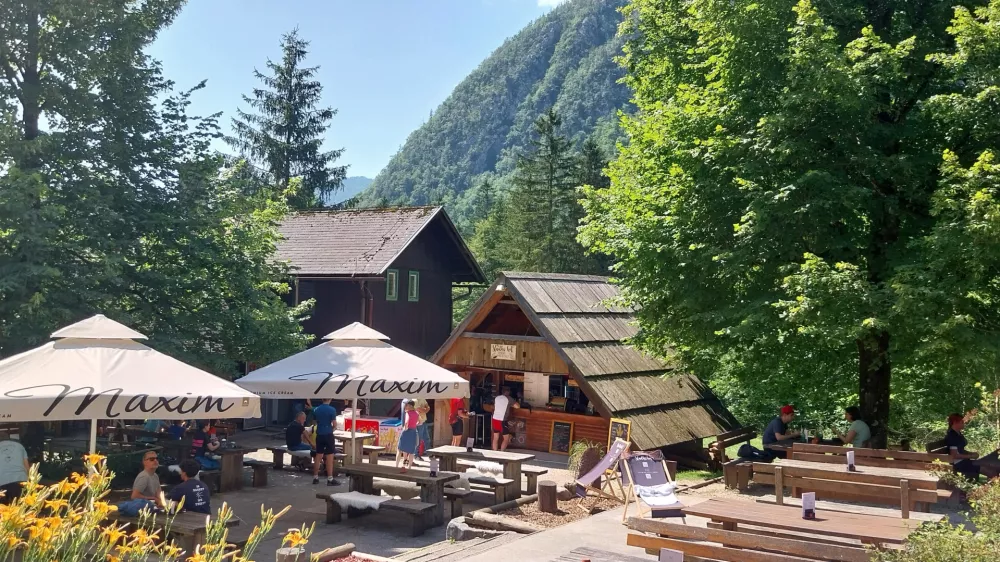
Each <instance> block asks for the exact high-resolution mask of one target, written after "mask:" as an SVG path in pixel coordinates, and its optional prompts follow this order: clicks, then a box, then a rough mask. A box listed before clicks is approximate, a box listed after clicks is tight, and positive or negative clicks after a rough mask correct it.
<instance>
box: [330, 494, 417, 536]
mask: <svg viewBox="0 0 1000 562" xmlns="http://www.w3.org/2000/svg"><path fill="white" fill-rule="evenodd" d="M333 496H334V494H323V493H318V494H316V497H317V498H318V499H321V500H325V501H326V522H327V523H328V524H331V525H332V524H334V523H340V521H341V520H342V518H343V509H342V508H341V507H340V504H339V503H337V501H336V500H335V499H334V497H333ZM436 507H437V506H436V505H434V504H432V503H425V502H422V501H420V500H388V501H384V502H382V503H381V504H379V509H380V510H382V509H385V510H388V511H401V512H403V513H405V514H407V515H409V516H410V536H413V537H418V536H420V535H422V534H424V531H425V530H426V529H427V525H426V520H427V519H428V518H429V517H430V516H431V514H432V513H433V511H434V509H435V508H436ZM370 511H371V510H355V509H353V508H348V509H347V516H348V517H350V516H351V515H363V514H365V513H368V512H370Z"/></svg>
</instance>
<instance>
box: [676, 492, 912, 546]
mask: <svg viewBox="0 0 1000 562" xmlns="http://www.w3.org/2000/svg"><path fill="white" fill-rule="evenodd" d="M683 511H684V514H685V515H694V516H697V517H705V518H707V519H711V520H712V521H715V522H717V523H721V524H722V528H723V529H724V530H727V531H736V530H737V527H738V525H740V524H743V525H753V526H756V527H770V528H773V529H782V530H786V531H795V532H798V533H808V534H813V535H827V536H831V537H842V538H849V539H856V540H859V541H861V542H862V543H865V544H873V545H886V544H902V543H904V542H906V538H907V537H908V536H910V533H912V532H913V531H915V530H916V529H917V528H918V527H919V526H920V525H921V524H922V523H923V521H919V520H916V519H898V518H895V517H883V516H881V515H868V514H861V513H847V512H842V511H824V510H817V512H816V519H812V520H808V519H803V518H802V509H801V508H798V507H786V506H781V505H771V504H763V503H752V502H747V501H740V500H728V499H718V498H713V499H710V500H707V501H704V502H702V503H699V504H697V505H693V506H687V507H685V508H684V509H683Z"/></svg>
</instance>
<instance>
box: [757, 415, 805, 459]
mask: <svg viewBox="0 0 1000 562" xmlns="http://www.w3.org/2000/svg"><path fill="white" fill-rule="evenodd" d="M793 419H795V407H794V406H791V405H785V406H782V407H781V412H780V414H779V415H778V416H777V417H775V418H774V419H773V420H771V423H769V424H767V427H766V428H765V429H764V435H762V436H761V439H760V440H761V443H763V445H764V447H765V448H766V447H767V446H768V445H772V444H774V443H777V442H778V441H785V440H787V439H795V438H796V437H798V436H799V435H800V433H799V432H798V431H788V424H789V423H791V421H792V420H793ZM768 452H770V453H771V454H773V455H774V456H776V457H780V458H785V457H786V456H787V454H786V453H785V451H776V450H773V449H768Z"/></svg>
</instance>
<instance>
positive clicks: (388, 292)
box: [385, 269, 399, 301]
mask: <svg viewBox="0 0 1000 562" xmlns="http://www.w3.org/2000/svg"><path fill="white" fill-rule="evenodd" d="M398 298H399V270H397V269H390V270H389V271H387V272H386V274H385V300H387V301H394V300H396V299H398Z"/></svg>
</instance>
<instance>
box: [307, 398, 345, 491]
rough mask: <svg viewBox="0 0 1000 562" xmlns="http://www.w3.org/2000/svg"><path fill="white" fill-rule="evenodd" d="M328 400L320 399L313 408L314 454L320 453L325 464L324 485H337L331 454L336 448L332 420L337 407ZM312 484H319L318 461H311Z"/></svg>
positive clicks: (335, 414)
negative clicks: (314, 428) (317, 404)
mask: <svg viewBox="0 0 1000 562" xmlns="http://www.w3.org/2000/svg"><path fill="white" fill-rule="evenodd" d="M329 402H330V401H329V400H325V399H323V400H320V401H319V406H316V407H315V408H313V419H315V420H316V454H317V455H321V456H322V458H323V463H324V464H326V485H327V486H339V485H340V482H337V481H336V480H334V479H333V454H334V453H335V452H336V448H335V446H334V443H333V422H334V421H335V420H336V419H337V409H336V408H334V407H333V406H331V405H330V404H329ZM313 484H319V463H317V462H313Z"/></svg>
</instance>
